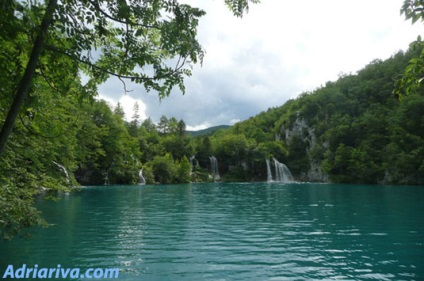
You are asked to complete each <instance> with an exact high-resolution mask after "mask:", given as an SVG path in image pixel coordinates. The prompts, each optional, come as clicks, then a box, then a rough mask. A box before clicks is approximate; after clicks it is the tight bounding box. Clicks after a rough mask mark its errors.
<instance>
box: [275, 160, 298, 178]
mask: <svg viewBox="0 0 424 281" xmlns="http://www.w3.org/2000/svg"><path fill="white" fill-rule="evenodd" d="M274 166H275V181H277V182H292V181H294V180H293V176H292V174H291V173H290V170H289V168H287V166H286V165H284V164H283V163H280V162H278V161H277V159H275V158H274Z"/></svg>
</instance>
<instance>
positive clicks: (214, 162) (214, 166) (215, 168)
mask: <svg viewBox="0 0 424 281" xmlns="http://www.w3.org/2000/svg"><path fill="white" fill-rule="evenodd" d="M209 160H210V161H211V172H212V175H213V178H214V180H220V179H221V177H220V176H219V170H218V159H216V157H215V156H210V157H209Z"/></svg>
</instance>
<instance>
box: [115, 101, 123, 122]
mask: <svg viewBox="0 0 424 281" xmlns="http://www.w3.org/2000/svg"><path fill="white" fill-rule="evenodd" d="M113 113H114V114H115V115H118V116H119V117H120V118H122V119H124V117H125V111H124V109H123V108H122V105H121V103H120V102H118V104H117V105H116V107H115V108H114V110H113Z"/></svg>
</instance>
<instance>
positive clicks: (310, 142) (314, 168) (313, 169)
mask: <svg viewBox="0 0 424 281" xmlns="http://www.w3.org/2000/svg"><path fill="white" fill-rule="evenodd" d="M280 132H281V133H282V135H284V136H285V142H286V144H287V145H288V146H289V147H290V146H293V145H296V144H295V143H294V142H302V143H303V144H305V145H304V147H305V151H304V155H306V157H307V159H308V160H309V161H308V162H309V163H308V164H309V165H308V166H309V167H307V168H306V169H303V170H302V171H300V173H297V175H296V176H297V178H298V179H299V180H302V181H311V182H328V181H329V177H328V174H326V173H325V172H324V171H323V170H322V168H321V160H320V159H316V158H314V157H313V153H311V152H312V151H313V150H314V149H316V148H317V147H318V146H321V147H325V146H326V145H325V143H324V144H319V143H318V142H317V137H316V134H315V129H314V128H313V127H312V126H309V125H308V123H307V121H306V120H305V119H304V118H302V117H300V116H297V118H296V119H295V121H294V122H293V123H292V124H291V127H290V128H284V126H282V127H281V128H280ZM287 165H288V166H289V168H290V163H287Z"/></svg>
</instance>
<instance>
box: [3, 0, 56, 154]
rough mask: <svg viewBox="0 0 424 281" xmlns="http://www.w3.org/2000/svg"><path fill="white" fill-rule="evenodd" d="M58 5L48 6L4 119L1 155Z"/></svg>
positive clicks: (52, 3) (30, 81) (28, 86)
mask: <svg viewBox="0 0 424 281" xmlns="http://www.w3.org/2000/svg"><path fill="white" fill-rule="evenodd" d="M56 7H57V0H50V1H49V3H48V5H47V8H46V12H45V14H44V18H43V21H42V22H41V25H40V30H39V31H38V34H37V38H36V39H35V42H34V46H33V48H32V51H31V56H30V58H29V61H28V64H27V66H26V69H25V73H24V75H23V76H22V78H21V81H20V82H19V87H18V90H17V91H16V94H15V98H14V99H13V103H12V105H11V106H10V109H9V112H8V113H7V117H6V120H5V121H4V124H3V127H2V128H1V131H0V157H1V155H2V153H3V151H4V149H5V147H6V142H7V139H8V137H9V135H10V133H11V132H12V130H13V126H14V125H15V120H16V117H17V116H18V114H19V111H20V109H21V107H22V104H23V102H24V100H25V98H26V97H27V95H28V92H29V89H30V87H31V83H32V79H33V77H34V73H35V70H36V68H37V62H38V58H39V57H40V55H41V53H42V52H43V49H44V44H45V37H46V34H47V31H48V29H49V25H50V23H51V22H52V19H53V13H54V11H55V10H56Z"/></svg>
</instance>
